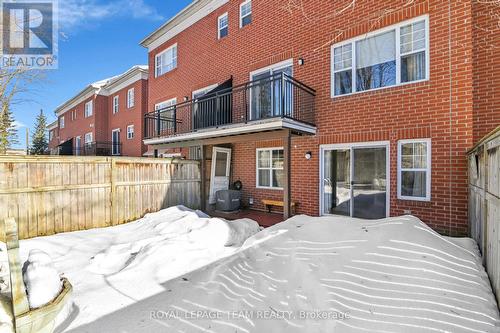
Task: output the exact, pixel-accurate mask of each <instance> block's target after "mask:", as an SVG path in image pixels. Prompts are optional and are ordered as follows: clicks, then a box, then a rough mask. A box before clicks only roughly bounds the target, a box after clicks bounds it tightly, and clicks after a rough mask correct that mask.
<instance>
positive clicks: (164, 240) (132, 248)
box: [1, 206, 260, 331]
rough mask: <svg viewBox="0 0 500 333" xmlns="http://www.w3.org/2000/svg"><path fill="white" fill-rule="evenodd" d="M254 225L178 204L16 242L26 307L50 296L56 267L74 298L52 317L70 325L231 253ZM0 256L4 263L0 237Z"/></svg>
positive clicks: (159, 288) (147, 293) (255, 229)
mask: <svg viewBox="0 0 500 333" xmlns="http://www.w3.org/2000/svg"><path fill="white" fill-rule="evenodd" d="M259 231H260V229H259V225H258V224H257V222H255V221H252V220H240V221H235V222H234V223H233V222H228V221H225V220H223V219H212V218H210V217H209V216H207V215H206V214H204V213H202V212H200V211H193V210H190V209H188V208H186V207H182V206H179V207H171V208H168V209H165V210H162V211H160V212H157V213H153V214H148V215H146V216H145V217H144V218H142V219H140V220H137V221H135V222H133V223H129V224H125V225H120V226H116V227H110V228H104V229H93V230H88V231H79V232H72V233H65V234H58V235H53V236H48V237H39V238H34V239H30V240H24V241H20V254H21V258H22V260H27V261H26V265H25V274H24V278H25V282H26V285H27V288H28V296H29V300H30V306H31V307H38V306H41V305H43V304H45V303H47V302H49V301H51V300H52V299H53V298H54V297H55V296H57V294H59V291H60V289H59V291H58V292H57V293H55V290H56V287H57V285H55V284H54V283H60V280H59V275H58V274H57V272H62V273H64V275H65V276H66V277H67V278H68V279H69V280H70V282H71V284H72V285H73V299H74V302H73V304H70V306H69V307H70V308H69V309H68V312H69V315H68V318H66V320H65V321H64V319H65V318H58V321H59V322H62V323H61V326H60V328H59V330H65V329H66V330H67V329H71V328H74V327H77V326H79V325H82V324H85V323H89V322H91V321H94V320H96V318H100V317H102V316H104V315H106V314H109V313H112V312H115V311H117V310H120V309H121V308H123V307H126V306H128V305H131V304H134V303H136V302H138V301H140V300H142V299H144V298H147V297H149V296H152V295H154V294H157V293H159V292H162V291H164V288H163V286H162V283H165V282H166V281H168V280H169V279H172V278H175V277H178V276H181V275H182V274H185V273H188V272H190V271H193V270H195V269H197V268H199V267H203V266H205V265H207V264H209V263H211V262H214V261H216V260H218V259H220V258H223V257H225V256H228V255H231V254H233V253H235V252H236V251H238V249H239V248H240V247H239V246H240V245H241V244H242V243H243V242H244V240H245V239H247V238H248V237H250V236H252V235H253V234H255V233H257V232H259ZM47 253H49V254H50V256H51V257H52V259H53V266H52V260H51V258H50V257H48V255H47ZM1 255H2V257H1V261H2V262H1V264H2V265H3V267H8V264H7V262H8V261H7V256H6V252H5V244H3V243H2V253H1ZM54 277H57V280H54ZM43 287H45V289H44V288H43ZM2 292H5V291H4V290H3V291H2ZM54 293H55V294H54ZM53 294H54V295H53ZM111 331H113V330H111Z"/></svg>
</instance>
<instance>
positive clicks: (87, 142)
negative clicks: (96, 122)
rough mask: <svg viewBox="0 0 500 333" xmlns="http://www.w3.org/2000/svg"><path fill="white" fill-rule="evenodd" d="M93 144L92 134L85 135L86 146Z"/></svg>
mask: <svg viewBox="0 0 500 333" xmlns="http://www.w3.org/2000/svg"><path fill="white" fill-rule="evenodd" d="M91 144H92V132H90V133H87V134H85V145H87V146H89V145H91Z"/></svg>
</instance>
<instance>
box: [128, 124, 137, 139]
mask: <svg viewBox="0 0 500 333" xmlns="http://www.w3.org/2000/svg"><path fill="white" fill-rule="evenodd" d="M131 129H132V131H130V130H131ZM130 134H132V136H130ZM134 136H135V129H134V125H128V126H127V140H132V139H133V138H134Z"/></svg>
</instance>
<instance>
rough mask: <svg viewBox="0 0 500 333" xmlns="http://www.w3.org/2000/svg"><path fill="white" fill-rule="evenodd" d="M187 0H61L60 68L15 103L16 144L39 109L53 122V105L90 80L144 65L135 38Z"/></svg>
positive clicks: (144, 52) (142, 52) (144, 56)
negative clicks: (137, 65)
mask: <svg viewBox="0 0 500 333" xmlns="http://www.w3.org/2000/svg"><path fill="white" fill-rule="evenodd" d="M190 2H191V1H190V0H107V1H106V0H59V7H60V8H59V12H60V15H59V16H60V17H59V25H60V27H59V30H60V34H59V69H57V70H52V71H47V73H46V78H44V79H43V80H42V82H40V83H39V84H37V85H36V87H33V88H32V89H30V91H29V93H28V94H27V95H26V96H23V100H24V101H25V102H23V103H21V104H18V105H15V106H13V111H14V117H15V120H16V121H17V123H18V125H19V127H18V135H19V141H20V144H19V147H25V145H26V144H25V139H24V138H25V126H28V127H29V128H30V129H32V128H33V125H34V120H35V117H36V115H37V114H38V113H39V112H40V109H43V110H44V112H45V114H46V115H47V117H48V121H49V122H52V121H53V120H55V119H56V117H55V115H54V110H55V108H56V107H57V106H58V105H60V104H62V103H63V102H64V101H66V100H67V99H69V98H71V97H73V96H74V95H75V94H76V93H78V92H79V91H80V90H81V89H83V88H85V86H86V85H87V84H89V83H91V82H94V81H98V80H101V79H104V78H106V77H110V76H114V75H117V74H120V73H122V72H124V71H126V70H127V69H128V68H130V67H132V66H133V65H136V64H147V50H146V49H145V48H143V47H142V46H140V45H139V42H140V41H141V40H142V39H143V38H144V37H146V36H147V35H148V34H149V33H151V32H152V31H154V30H155V29H156V28H157V27H159V26H160V25H162V24H163V23H164V22H165V21H166V20H167V19H169V18H170V17H172V16H173V15H175V14H176V13H177V12H179V11H180V10H181V9H182V8H184V7H185V6H187V5H188V4H189V3H190Z"/></svg>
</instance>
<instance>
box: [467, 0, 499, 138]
mask: <svg viewBox="0 0 500 333" xmlns="http://www.w3.org/2000/svg"><path fill="white" fill-rule="evenodd" d="M499 13H500V3H498V2H496V1H473V27H474V35H473V41H474V142H477V141H479V140H480V139H481V138H482V137H483V136H485V135H486V134H488V132H490V131H491V130H493V129H494V128H496V127H497V126H499V125H500V93H499V89H500V57H499V56H498V50H499V49H500V23H499V20H500V18H499Z"/></svg>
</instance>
